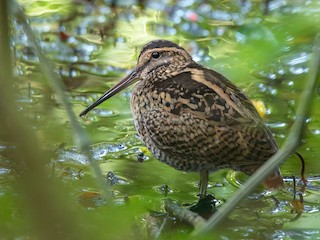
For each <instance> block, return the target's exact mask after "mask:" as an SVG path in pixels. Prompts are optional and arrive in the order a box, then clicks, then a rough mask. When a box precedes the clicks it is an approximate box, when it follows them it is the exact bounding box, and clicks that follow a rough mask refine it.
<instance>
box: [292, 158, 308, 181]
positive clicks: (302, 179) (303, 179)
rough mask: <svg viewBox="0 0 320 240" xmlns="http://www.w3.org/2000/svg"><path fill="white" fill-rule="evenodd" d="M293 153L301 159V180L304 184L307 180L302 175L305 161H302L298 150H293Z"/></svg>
mask: <svg viewBox="0 0 320 240" xmlns="http://www.w3.org/2000/svg"><path fill="white" fill-rule="evenodd" d="M295 154H296V155H297V156H298V157H299V158H300V161H301V181H302V182H303V183H304V185H306V184H307V182H308V180H307V179H306V178H305V177H304V172H305V161H304V158H303V157H302V155H301V154H300V153H298V152H295Z"/></svg>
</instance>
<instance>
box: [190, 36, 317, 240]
mask: <svg viewBox="0 0 320 240" xmlns="http://www.w3.org/2000/svg"><path fill="white" fill-rule="evenodd" d="M319 69H320V34H318V35H317V36H316V38H315V44H314V50H313V56H312V60H311V67H310V75H309V79H308V81H307V83H306V87H305V89H304V91H303V93H302V96H301V100H300V103H299V106H298V109H297V116H296V120H295V122H294V124H293V126H292V127H291V129H290V132H289V135H288V138H287V140H286V142H285V143H284V144H283V146H282V147H281V148H280V149H279V151H278V152H277V153H276V154H275V155H273V156H272V157H271V158H270V159H269V160H268V161H267V162H266V163H265V164H264V165H263V166H262V167H260V168H259V169H258V170H257V171H256V172H255V173H254V174H253V175H252V176H251V177H250V178H249V179H248V181H247V182H246V183H245V184H244V185H243V187H242V188H240V189H239V190H238V191H237V192H236V193H235V194H234V195H233V197H232V198H231V199H230V200H228V201H227V202H226V203H225V204H224V205H223V206H221V208H220V209H219V211H218V212H217V213H216V214H214V215H213V216H212V217H211V218H210V219H209V220H208V221H207V222H206V223H205V224H203V225H201V227H200V228H199V229H196V230H195V231H194V232H193V237H194V236H200V235H203V234H206V233H208V232H212V231H213V229H214V228H216V227H217V226H218V224H219V223H221V222H222V221H223V220H224V219H225V218H226V217H227V216H228V215H229V214H230V213H231V212H232V211H233V209H235V207H236V206H238V204H239V203H240V202H241V201H242V199H244V198H245V197H246V196H248V194H250V193H251V192H252V191H253V190H254V189H255V188H256V187H257V186H258V185H259V184H260V183H261V182H262V181H263V180H264V179H265V178H266V177H267V176H268V175H269V174H270V173H271V172H272V171H273V170H274V169H275V168H276V167H277V166H278V165H280V164H281V163H282V162H283V161H284V160H285V159H286V158H287V157H289V156H290V154H292V153H293V152H294V151H295V149H296V148H297V147H298V146H299V144H300V139H301V136H302V132H303V130H304V126H305V119H306V117H307V114H308V113H309V109H310V106H311V104H310V103H311V101H312V96H313V92H314V89H315V86H316V83H317V81H318V80H319Z"/></svg>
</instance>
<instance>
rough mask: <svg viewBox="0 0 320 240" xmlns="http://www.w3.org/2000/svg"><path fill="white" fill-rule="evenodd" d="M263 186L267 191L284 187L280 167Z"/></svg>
mask: <svg viewBox="0 0 320 240" xmlns="http://www.w3.org/2000/svg"><path fill="white" fill-rule="evenodd" d="M263 185H264V187H265V188H267V189H279V188H282V187H283V177H282V174H281V172H280V169H279V167H278V168H277V169H276V170H275V171H274V173H272V174H271V175H270V176H268V177H267V178H266V179H265V180H264V182H263Z"/></svg>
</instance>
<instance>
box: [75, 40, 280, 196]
mask: <svg viewBox="0 0 320 240" xmlns="http://www.w3.org/2000/svg"><path fill="white" fill-rule="evenodd" d="M137 80H140V81H139V82H138V84H137V85H136V86H135V88H134V90H133V92H132V97H131V110H132V113H133V119H134V124H135V127H136V129H137V130H138V132H139V134H140V136H141V139H142V140H143V142H144V143H145V145H146V146H147V148H148V149H149V150H150V151H151V152H152V153H153V155H154V156H155V157H156V158H157V159H159V160H160V161H162V162H165V163H167V164H168V165H170V166H171V167H174V168H176V169H178V170H183V171H197V172H199V173H200V197H203V196H205V194H206V187H207V181H208V172H209V171H216V170H218V169H221V168H231V169H234V170H239V171H242V172H244V173H246V174H248V175H251V174H252V173H253V172H255V171H256V170H257V169H258V168H259V167H260V166H261V165H262V164H263V163H264V162H265V161H266V160H267V159H268V158H269V157H270V156H272V155H273V154H274V153H275V152H276V151H277V145H276V143H275V141H274V139H273V136H272V134H271V132H270V131H269V129H268V128H267V127H266V126H265V125H264V123H263V121H262V119H261V118H260V116H259V114H258V112H257V111H256V109H255V108H254V106H253V105H252V103H251V102H250V100H249V99H248V98H247V96H246V95H245V94H244V93H243V92H242V91H241V90H240V89H239V88H238V87H236V86H235V85H234V84H233V83H231V82H230V81H229V80H228V79H226V78H225V77H224V76H222V75H221V74H219V73H217V72H215V71H213V70H211V69H208V68H205V67H203V66H201V65H199V64H197V63H196V62H194V61H193V60H192V57H191V56H190V55H189V53H188V52H187V51H186V50H184V49H183V48H182V47H180V46H178V45H176V44H174V43H172V42H169V41H166V40H156V41H152V42H150V43H148V44H147V45H146V46H145V47H144V48H143V49H142V51H141V53H140V55H139V58H138V63H137V67H136V69H135V70H134V71H133V72H132V73H130V74H129V75H128V76H127V77H126V78H124V79H123V80H122V81H121V82H119V83H118V84H117V85H116V86H114V87H113V88H111V89H110V90H109V91H107V92H106V93H105V94H104V95H103V96H102V97H101V98H100V99H98V100H97V101H96V102H94V103H93V104H92V105H90V106H89V107H88V108H87V109H86V110H84V111H83V112H82V113H81V114H80V116H82V115H84V114H86V113H87V112H88V111H90V110H91V109H92V108H94V107H95V106H97V105H99V104H100V103H102V102H103V101H105V100H106V99H108V98H110V97H112V96H113V95H114V94H116V93H117V92H119V91H121V90H123V89H124V88H126V87H128V86H129V85H131V84H132V83H134V82H136V81H137ZM282 184H283V180H282V176H281V173H280V170H279V169H276V170H275V172H274V174H273V175H272V176H270V177H269V178H267V179H266V181H265V185H266V186H267V187H268V188H278V187H281V186H282Z"/></svg>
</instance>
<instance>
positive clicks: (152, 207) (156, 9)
mask: <svg viewBox="0 0 320 240" xmlns="http://www.w3.org/2000/svg"><path fill="white" fill-rule="evenodd" d="M21 2H23V1H21ZM34 4H35V3H34ZM70 4H71V6H76V7H74V8H73V10H71V9H72V8H71V9H70V8H68V9H66V7H70ZM73 4H74V3H72V2H70V3H69V2H68V4H66V6H65V8H64V9H65V11H62V12H61V11H58V10H57V9H56V8H51V7H49V5H48V6H47V9H51V10H53V13H50V14H46V15H41V14H40V12H41V13H42V12H43V11H44V9H41V11H40V10H39V9H37V8H36V6H32V5H31V6H29V7H27V6H26V5H25V6H26V8H27V12H28V13H29V15H30V16H31V17H30V20H31V25H32V27H33V29H34V31H35V32H36V33H37V36H38V37H39V40H40V43H41V46H42V48H43V49H44V51H45V52H46V53H47V55H48V57H49V58H50V59H51V60H52V61H54V62H55V64H56V66H57V71H59V73H60V74H61V75H62V77H63V79H64V82H65V84H66V87H67V89H68V94H69V95H68V96H69V100H70V101H71V103H72V105H73V109H74V111H75V112H76V113H80V112H81V111H82V110H83V109H84V108H85V107H86V106H88V105H89V104H90V103H91V102H93V101H94V100H95V99H97V98H98V97H99V96H100V95H101V94H102V93H103V92H104V91H105V90H107V89H108V88H109V87H110V86H112V85H113V84H114V83H116V82H117V81H118V80H120V79H121V77H123V76H124V75H125V74H126V72H127V70H128V69H130V68H132V67H133V66H134V64H135V61H136V58H137V54H138V52H139V49H140V48H141V46H143V44H144V43H146V42H147V41H149V40H151V39H155V38H162V37H168V38H169V39H170V40H173V41H176V42H180V41H181V39H184V40H183V41H182V42H181V44H183V46H184V47H186V48H187V49H188V51H189V52H190V53H191V54H192V56H193V57H194V59H195V60H197V61H199V62H201V63H202V64H204V65H206V66H208V67H211V68H215V69H217V70H218V71H219V72H221V73H223V74H225V75H226V76H228V77H229V78H230V79H231V80H232V81H234V82H235V83H236V84H237V85H239V86H240V87H242V88H243V89H244V91H245V92H246V93H247V94H248V95H249V96H250V97H251V98H252V99H254V100H259V101H262V102H263V103H264V104H265V106H266V112H265V121H266V124H267V125H268V126H269V127H270V129H271V130H272V132H273V133H274V135H275V138H276V140H277V142H278V143H279V145H281V143H282V142H283V141H284V140H285V139H286V136H287V133H288V129H289V128H290V126H291V125H292V123H293V121H294V119H295V111H296V107H297V104H298V102H299V96H300V94H301V91H302V89H303V87H304V82H305V81H306V78H307V74H308V73H309V61H310V59H311V57H310V54H311V52H312V42H313V36H314V35H315V33H316V32H317V31H319V27H318V26H320V24H319V25H318V26H317V25H316V23H315V25H314V26H313V28H309V27H310V25H309V21H311V20H310V19H309V18H308V17H306V16H308V15H311V17H310V18H312V19H314V16H318V17H319V15H320V5H319V3H318V2H317V1H309V2H308V3H305V4H304V3H301V2H299V1H297V2H294V3H291V5H290V4H285V3H284V2H283V1H271V2H270V6H269V8H270V9H269V10H270V13H269V15H264V13H263V12H264V10H263V9H264V5H263V4H262V3H259V4H258V3H256V2H253V1H244V2H243V5H241V4H238V5H237V4H232V3H229V2H226V4H225V5H219V4H214V3H212V4H209V3H199V2H197V1H183V3H182V2H181V3H177V5H174V4H173V3H171V2H170V3H168V4H162V3H153V2H151V1H150V2H145V11H142V10H141V9H138V8H136V6H135V5H134V4H135V3H132V4H133V6H134V7H130V6H129V5H121V4H120V3H119V6H116V7H115V8H111V7H110V5H108V4H106V5H103V4H101V3H96V4H92V5H91V4H88V3H87V2H81V4H78V5H73ZM60 7H63V6H62V4H61V6H60ZM185 9H188V10H187V11H185ZM164 11H166V13H165V12H164ZM45 12H46V11H45ZM299 14H300V15H299ZM301 16H305V19H304V21H301V23H300V25H301V26H300V25H299V24H297V25H299V26H296V29H292V26H291V25H290V24H291V23H286V22H285V21H286V20H287V19H291V21H296V20H297V19H301ZM299 17H300V18H299ZM319 19H320V18H319ZM57 20H58V21H57ZM281 20H282V21H283V22H281ZM259 24H260V25H259ZM303 24H305V25H304V27H305V28H306V29H307V28H308V31H299V29H304V28H303ZM115 26H116V27H115ZM290 27H291V28H290ZM14 29H15V31H14V39H13V41H12V44H13V47H14V49H15V61H16V63H15V74H16V76H17V81H16V83H15V86H16V90H17V102H18V105H19V109H18V110H19V111H21V112H23V114H24V115H25V116H27V117H28V119H29V120H30V124H31V126H30V127H31V128H32V129H33V130H34V131H35V132H36V133H37V135H38V136H39V138H40V139H42V140H43V143H44V146H45V147H46V149H47V150H48V151H50V152H54V155H53V156H54V157H53V158H52V159H51V160H47V161H48V168H49V169H50V170H52V171H51V172H52V174H53V175H54V176H56V177H58V178H59V179H62V180H63V182H64V183H65V185H66V186H67V187H68V188H69V194H70V196H72V197H73V198H74V204H75V205H78V206H79V212H80V213H81V214H83V215H84V216H86V217H88V218H89V219H91V220H90V223H91V225H90V223H89V225H90V226H89V227H88V229H91V230H92V229H98V228H101V229H103V228H107V229H111V228H114V229H112V230H110V231H111V232H112V234H116V235H117V236H118V237H119V239H121V238H122V237H124V236H127V235H128V234H129V233H128V232H131V228H132V226H131V225H132V224H133V223H126V224H124V228H125V230H124V229H122V228H121V221H122V219H123V218H126V217H127V214H128V212H126V210H124V208H126V207H128V206H127V205H128V201H129V202H131V205H130V204H129V205H130V207H128V209H129V210H130V211H132V213H130V214H129V215H130V216H131V215H134V217H133V218H134V219H135V220H136V222H137V223H135V224H141V225H142V226H143V225H144V224H145V219H146V217H145V216H146V215H148V212H149V211H156V212H163V211H164V210H163V206H162V205H163V202H162V200H163V199H164V198H165V197H166V196H168V197H170V198H171V199H175V200H177V201H178V202H180V203H183V204H188V205H189V204H194V203H196V202H197V190H198V189H197V184H198V174H196V173H185V172H180V171H177V170H174V169H172V168H171V167H169V166H167V165H165V164H162V163H160V162H159V161H157V160H156V159H155V158H154V157H152V156H151V154H150V153H149V152H148V150H146V149H145V147H144V146H143V144H142V143H141V141H140V140H139V137H138V136H137V133H136V131H135V129H134V126H133V121H132V117H131V113H130V106H129V105H130V91H125V92H122V93H120V94H118V95H117V96H115V97H113V98H112V99H111V100H108V101H107V102H105V103H104V104H102V105H100V106H99V107H97V108H96V109H95V110H93V111H92V112H90V113H89V114H88V115H87V116H86V117H85V118H83V119H80V118H79V121H80V123H81V125H82V126H83V127H84V128H85V129H86V131H87V132H88V134H89V136H90V138H91V140H92V145H91V148H90V151H91V152H92V155H93V159H94V160H95V161H97V163H98V164H99V166H100V167H101V169H102V172H103V175H104V176H105V179H106V184H108V185H109V186H110V187H111V188H112V190H113V192H114V201H115V202H116V203H117V205H116V206H115V207H113V209H110V207H108V203H106V202H105V201H103V200H102V199H101V198H99V194H98V193H97V194H93V195H90V196H89V197H88V196H87V195H85V193H87V192H93V193H96V192H98V189H97V188H96V185H95V182H94V180H93V179H92V176H91V171H90V167H89V164H88V161H87V158H86V157H85V156H84V155H83V154H82V153H81V152H80V151H79V150H78V149H77V148H76V147H75V144H74V140H73V133H72V129H71V128H70V124H69V122H68V118H67V115H66V113H65V111H64V109H63V108H62V107H61V104H60V103H59V101H58V100H57V98H56V95H55V94H54V93H53V92H52V90H50V88H49V87H48V84H47V83H46V81H45V79H44V78H43V74H42V73H41V72H40V71H39V64H41V63H39V61H38V59H37V57H36V56H35V55H34V54H33V51H32V49H31V47H30V46H29V44H30V43H29V41H28V39H27V38H26V36H25V35H24V33H23V31H22V29H21V26H20V25H19V24H18V23H17V22H14ZM102 38H103V39H102ZM319 100H320V96H319V92H317V93H316V94H315V96H314V102H313V106H312V110H311V115H310V118H309V119H308V121H307V123H308V124H307V127H306V132H305V135H304V138H303V140H302V145H301V147H300V148H299V149H298V151H299V152H300V153H301V154H302V155H303V156H304V158H305V160H306V173H305V174H306V177H307V179H308V184H307V186H306V187H305V191H303V192H302V195H303V199H304V211H303V213H302V215H301V217H300V218H298V220H295V221H291V220H292V219H294V218H295V216H296V214H295V213H292V212H291V211H292V209H293V207H292V206H291V202H292V200H293V181H292V176H293V175H294V176H296V178H297V179H299V177H300V161H299V159H298V158H297V157H295V156H292V157H290V158H289V159H288V160H287V161H286V162H285V163H284V164H283V165H282V166H281V169H282V172H283V174H284V176H285V180H286V181H285V188H284V189H283V190H281V191H279V192H277V193H275V194H274V195H272V194H271V193H270V192H268V191H266V190H263V189H262V188H259V189H257V190H256V191H255V192H254V193H252V194H251V195H250V196H249V197H248V199H246V200H245V201H243V202H242V203H241V204H240V206H239V207H238V208H237V209H236V210H235V211H234V212H233V213H232V215H231V216H230V218H229V219H228V221H227V222H225V223H224V228H223V229H222V230H220V231H219V232H218V233H217V238H219V239H320V230H319V227H318V224H319V221H318V220H317V219H318V218H319V211H320V201H319V199H320V198H319V194H320V177H319V176H320V174H319V173H320V167H319V164H318V163H317V158H318V156H319V150H318V144H319V143H320V137H319V136H320V135H319V133H320V124H319V116H320V113H319V109H320V108H319V107H318V105H319ZM14 151H15V145H14V144H11V143H9V142H5V141H1V143H0V154H1V155H0V199H1V201H6V200H7V199H9V200H10V199H14V198H15V197H14V195H15V194H14V190H13V189H12V187H11V184H10V183H12V182H13V181H14V180H15V174H14V170H13V169H14V167H12V164H11V162H10V159H11V156H12V154H14ZM246 179H247V176H244V175H243V174H240V173H237V172H234V171H231V170H221V171H218V172H215V173H212V174H211V176H210V183H209V184H210V187H209V192H210V193H213V194H214V196H215V198H216V199H217V207H219V206H220V205H221V204H223V203H224V202H225V201H227V199H228V198H230V196H231V195H232V194H233V193H234V192H235V191H236V190H237V189H238V188H239V187H240V186H241V184H242V183H243V182H244V181H245V180H246ZM300 188H301V183H300V182H299V183H298V187H297V190H298V193H299V189H300ZM80 206H83V208H81V207H80ZM121 207H122V208H121ZM106 212H108V213H110V212H112V213H113V214H117V215H118V217H115V219H114V223H115V225H116V227H110V226H107V227H106V226H105V224H104V222H106V221H107V220H109V221H110V219H109V218H110V215H108V217H107V218H106V215H105V214H106ZM17 218H18V217H11V218H8V220H7V222H8V223H7V224H8V225H12V226H11V227H6V228H5V229H6V230H8V229H9V233H8V234H7V235H8V236H13V237H14V238H19V237H21V236H24V235H25V234H26V233H24V231H23V228H20V227H17V226H14V225H15V224H16V222H19V219H17ZM105 218H106V219H105ZM129 219H132V216H131V217H129ZM93 226H94V227H93ZM141 228H142V229H143V227H141ZM167 228H168V229H167V231H168V232H164V233H163V234H164V238H180V237H181V238H182V237H184V236H185V235H184V234H186V233H188V232H190V231H191V230H192V229H191V228H190V227H188V226H185V225H179V224H176V223H175V221H173V223H171V224H169V226H168V227H167ZM17 229H18V231H16V230H17ZM173 229H174V230H173ZM10 231H11V232H10ZM100 231H102V230H100ZM172 231H174V233H176V236H175V235H174V237H172V236H171V237H169V236H167V235H168V233H170V234H172ZM15 232H16V233H15ZM122 233H123V236H122V235H121V234H122ZM26 235H27V234H26ZM129 235H130V234H129ZM138 236H139V235H138ZM218 236H219V237H218Z"/></svg>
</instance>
